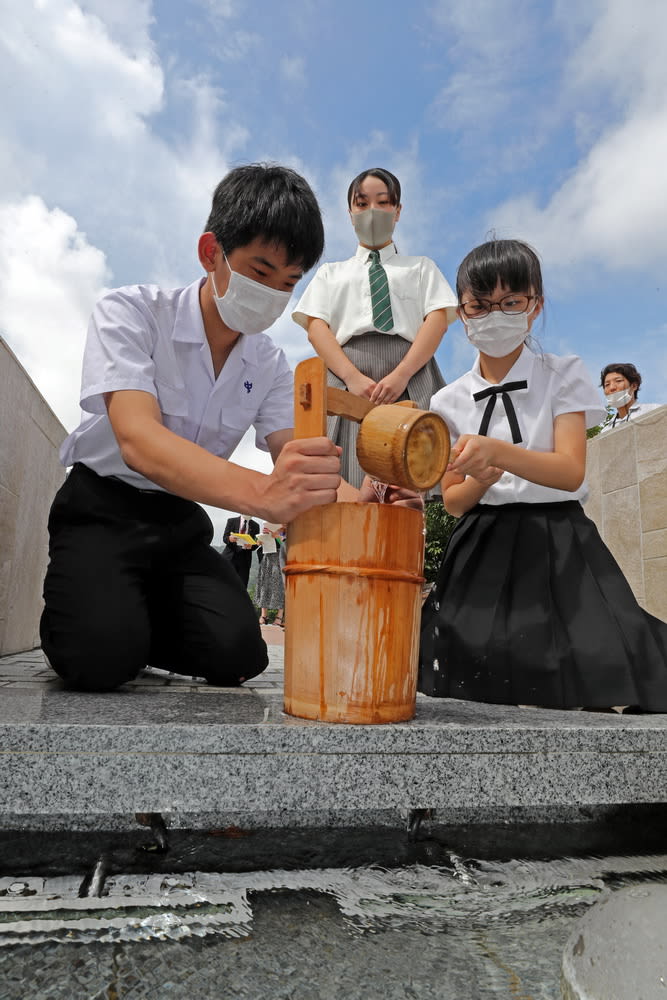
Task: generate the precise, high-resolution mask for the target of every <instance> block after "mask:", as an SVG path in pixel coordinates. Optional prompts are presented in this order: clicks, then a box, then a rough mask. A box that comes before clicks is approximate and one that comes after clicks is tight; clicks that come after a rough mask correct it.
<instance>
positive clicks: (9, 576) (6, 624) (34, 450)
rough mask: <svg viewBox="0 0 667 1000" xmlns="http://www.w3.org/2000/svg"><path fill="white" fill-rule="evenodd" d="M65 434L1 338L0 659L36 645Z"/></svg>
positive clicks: (60, 480)
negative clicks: (48, 524)
mask: <svg viewBox="0 0 667 1000" xmlns="http://www.w3.org/2000/svg"><path fill="white" fill-rule="evenodd" d="M66 433H67V432H66V431H65V428H64V427H63V426H62V424H61V423H60V422H59V420H58V419H57V418H56V416H55V414H54V413H53V411H52V410H51V409H50V408H49V406H48V405H47V403H46V402H45V400H44V399H43V398H42V396H41V395H40V394H39V392H38V391H37V389H36V388H35V386H34V385H33V383H32V382H31V381H30V378H29V377H28V375H27V373H26V372H25V370H24V369H23V368H22V366H21V365H20V364H19V362H18V361H17V359H16V358H15V357H14V355H13V354H12V352H11V351H10V350H9V348H8V347H7V345H6V344H5V342H4V340H2V338H1V337H0V655H4V654H6V653H16V652H20V651H21V650H24V649H31V648H32V647H34V646H36V645H38V644H39V633H38V627H39V616H40V614H41V610H42V581H43V579H44V571H45V570H46V563H47V549H48V536H47V531H46V522H47V518H48V512H49V507H50V506H51V501H52V499H53V496H54V494H55V492H56V490H57V488H58V486H59V485H60V484H61V482H62V481H63V479H64V478H65V472H64V469H63V467H62V466H61V464H60V462H59V460H58V448H59V447H60V444H61V442H62V441H63V440H64V438H65V436H66Z"/></svg>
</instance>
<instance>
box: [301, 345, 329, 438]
mask: <svg viewBox="0 0 667 1000" xmlns="http://www.w3.org/2000/svg"><path fill="white" fill-rule="evenodd" d="M326 398H327V369H326V365H325V364H324V361H322V359H321V358H307V359H306V360H305V361H301V362H300V363H299V364H298V365H297V366H296V371H295V372H294V437H295V438H309V437H324V436H325V435H326V433H327V409H326Z"/></svg>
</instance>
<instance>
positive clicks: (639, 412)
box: [600, 403, 661, 434]
mask: <svg viewBox="0 0 667 1000" xmlns="http://www.w3.org/2000/svg"><path fill="white" fill-rule="evenodd" d="M660 406H661V404H660V403H634V405H633V406H631V407H630V409H629V410H628V412H627V414H626V415H625V416H624V417H619V415H618V412H617V413H616V415H615V416H613V417H612V418H611V420H609V421H608V423H606V424H605V425H604V427H603V428H602V430H601V431H600V434H605V433H606V432H607V431H613V430H617V429H618V428H619V427H625V426H626V424H629V423H630V420H636V419H637V417H643V416H644V414H645V413H649V412H650V411H651V410H657V409H659V408H660Z"/></svg>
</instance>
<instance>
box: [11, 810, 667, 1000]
mask: <svg viewBox="0 0 667 1000" xmlns="http://www.w3.org/2000/svg"><path fill="white" fill-rule="evenodd" d="M585 825H586V824H583V825H582V826H585ZM549 829H550V830H551V842H550V847H558V846H566V847H570V848H572V847H579V848H583V849H584V850H583V851H581V853H580V854H579V855H573V856H563V857H556V858H549V857H544V856H542V855H541V853H540V851H541V850H543V849H541V848H540V847H539V846H538V844H539V842H541V843H545V841H546V831H545V830H544V829H539V828H532V829H531V830H526V829H521V830H512V829H511V828H505V829H504V830H503V829H496V830H495V832H494V831H493V830H490V831H486V832H485V833H484V834H481V835H479V836H472V835H471V834H470V832H469V831H467V832H466V831H451V830H449V831H447V830H444V831H438V830H435V831H433V832H431V833H429V836H428V839H426V840H425V841H423V842H421V843H419V844H417V845H412V846H410V845H407V843H406V838H405V836H404V835H400V834H399V833H397V832H395V831H381V830H375V831H341V830H338V831H321V832H317V831H315V832H313V831H301V833H298V832H295V831H285V830H273V831H257V832H256V833H255V834H253V835H252V836H247V837H246V838H245V839H244V838H242V837H236V836H234V837H233V838H232V835H231V833H230V834H229V836H218V837H204V836H202V835H194V834H192V835H174V836H173V840H174V843H173V845H172V850H171V851H170V852H169V853H168V854H166V855H164V856H162V857H161V858H158V857H149V856H148V855H146V854H145V853H142V852H140V851H138V850H137V846H138V842H139V841H138V838H137V837H134V836H132V837H130V836H126V837H123V836H121V835H116V837H115V838H114V837H111V836H110V835H107V837H106V839H105V838H104V837H101V836H97V837H96V836H90V835H85V837H83V836H82V837H81V838H77V837H76V836H74V837H70V838H69V840H68V842H67V843H62V844H61V845H60V854H59V853H58V849H57V846H54V844H53V838H51V840H50V841H49V840H48V838H47V837H44V838H43V840H42V841H41V855H42V856H41V858H40V860H39V863H37V861H35V860H32V861H31V863H30V864H29V865H27V867H26V868H25V869H24V872H25V875H24V877H22V878H21V877H19V876H18V875H16V871H17V869H16V868H15V864H16V863H17V861H18V860H19V859H20V854H21V847H20V840H21V839H23V849H22V850H23V857H24V859H25V858H26V857H30V858H31V859H35V858H36V857H37V855H36V854H35V853H34V851H33V852H31V853H30V854H28V852H27V850H26V849H27V848H28V849H29V848H30V846H31V845H30V843H29V842H26V840H25V837H23V835H16V836H15V837H14V838H13V839H12V838H8V837H7V835H5V841H4V844H3V846H4V847H5V850H4V852H3V868H2V870H3V873H4V872H6V864H7V862H8V861H11V862H12V864H13V866H14V867H13V873H12V874H11V875H10V874H4V876H3V878H2V879H1V880H0V902H2V903H3V904H4V905H6V906H7V909H6V910H5V912H3V913H0V920H1V921H2V923H1V924H0V943H4V947H0V1000H14V998H19V997H20V998H22V1000H23V998H26V997H28V998H31V997H39V998H40V1000H41V998H54V1000H56V998H58V1000H59V998H67V1000H78V998H79V997H81V998H84V997H85V998H113V1000H120V998H142V1000H143V998H152V997H156V998H157V997H164V996H169V997H177V998H180V997H183V998H185V997H187V998H188V1000H196V998H200V997H201V998H208V997H225V998H226V997H240V998H253V1000H255V998H257V1000H259V998H264V997H271V998H274V997H275V998H283V997H284V998H291V1000H314V998H315V997H321V998H323V1000H328V998H334V997H336V998H339V997H345V998H346V1000H356V998H359V1000H361V998H362V997H363V998H375V997H377V998H380V997H381V998H383V1000H384V998H387V1000H394V998H408V997H410V998H412V997H418V998H420V1000H430V998H432V997H433V998H444V1000H487V998H497V997H504V998H507V997H511V998H523V1000H528V998H530V1000H558V998H560V988H559V974H560V959H561V953H562V949H563V946H564V944H565V942H566V940H567V938H568V936H569V934H570V932H571V930H572V925H573V921H574V920H575V919H576V918H577V916H579V915H580V914H582V913H584V912H585V911H586V910H587V908H588V907H589V906H590V905H591V904H592V903H594V902H596V901H598V900H600V899H603V898H605V896H606V895H607V894H609V893H610V892H613V891H614V890H615V889H617V888H619V887H621V886H625V885H634V884H638V883H640V882H646V881H647V880H660V881H667V855H666V854H663V853H660V852H658V851H656V850H653V851H652V852H651V853H645V854H642V855H637V854H630V853H625V852H624V851H622V852H619V853H611V852H606V853H603V854H596V853H594V852H592V851H590V850H587V848H590V847H593V848H595V847H600V846H607V845H608V844H615V845H616V846H618V847H620V848H625V847H626V846H627V843H626V841H625V840H624V839H623V837H619V836H618V833H619V831H618V830H614V829H613V826H612V828H610V829H606V830H603V831H601V834H600V836H599V837H597V838H595V837H592V836H591V832H590V831H585V830H578V831H577V830H565V829H561V830H559V829H558V828H556V827H553V828H549ZM220 832H221V831H216V833H220ZM223 833H224V831H223ZM630 833H631V835H630V836H629V837H628V838H626V840H629V841H630V842H634V843H635V844H636V845H637V846H640V841H643V843H641V846H642V847H648V848H649V849H650V848H655V847H656V846H657V845H658V844H659V843H660V842H661V841H662V840H663V837H662V836H661V834H664V824H661V823H656V824H653V826H652V830H640V829H639V828H635V831H634V834H632V831H630ZM651 833H652V837H651V836H650V834H651ZM457 836H458V839H459V843H455V841H456V838H457ZM485 838H486V840H485ZM28 840H29V838H28ZM466 841H467V842H468V843H469V844H470V846H471V847H476V848H477V853H476V855H472V854H468V853H467V852H466V851H465V850H463V849H462V848H463V847H464V846H465V843H466ZM512 843H513V844H514V846H515V847H516V850H515V851H514V852H513V853H514V854H515V855H516V856H511V855H509V854H508V848H509V847H510V846H511V844H512ZM86 844H87V845H88V848H89V849H90V850H89V856H88V857H86V858H85V861H86V863H87V864H88V863H90V862H91V861H92V860H93V858H92V849H97V851H99V849H100V847H101V846H104V847H105V848H106V849H107V854H106V864H107V867H108V868H109V869H110V872H111V874H110V875H108V876H107V877H106V878H105V880H104V882H103V886H102V891H103V893H104V895H103V897H102V899H101V900H100V902H99V904H98V903H96V902H95V901H93V900H84V899H81V898H80V897H78V895H77V893H78V891H79V887H80V886H81V883H82V881H83V879H82V873H81V870H80V871H79V872H78V873H75V874H72V871H73V867H72V866H73V864H74V862H76V859H77V858H79V859H81V854H82V849H84V848H85V846H86ZM452 845H454V846H452ZM32 846H33V847H35V846H37V845H36V844H33V845H32ZM271 855H273V856H274V857H275V859H276V862H277V864H276V866H275V867H271V866H270V865H265V864H264V862H266V860H267V859H270V857H271ZM355 855H356V857H357V858H358V860H359V861H360V863H359V864H349V863H343V864H340V862H341V861H342V862H349V861H350V860H351V859H353V858H354V857H355ZM327 858H331V859H332V860H333V861H334V862H335V866H334V867H331V866H328V865H326V864H324V863H323V862H324V861H325V860H326V859H327ZM373 858H375V859H377V860H376V862H375V863H373V860H372V859H373ZM304 861H310V864H309V865H307V866H304V865H303V862H304ZM193 862H194V863H195V864H194V866H193V864H192V863H193ZM257 862H259V863H260V865H261V867H257ZM79 864H81V861H79ZM205 866H208V870H206V867H205ZM149 868H150V869H151V871H147V869H149ZM63 869H67V871H68V872H69V874H63V873H62V870H63ZM38 871H39V873H38ZM10 890H11V891H10ZM58 897H59V898H58ZM37 899H39V900H42V901H43V903H44V909H43V912H41V913H36V912H35V910H34V908H35V906H36V900H37ZM75 901H76V902H75ZM157 903H160V904H161V905H155V904H157ZM89 904H92V906H93V907H96V908H93V909H91V910H88V911H86V910H85V909H81V908H80V909H76V907H85V906H88V905H89ZM50 907H56V909H50ZM31 908H33V909H31Z"/></svg>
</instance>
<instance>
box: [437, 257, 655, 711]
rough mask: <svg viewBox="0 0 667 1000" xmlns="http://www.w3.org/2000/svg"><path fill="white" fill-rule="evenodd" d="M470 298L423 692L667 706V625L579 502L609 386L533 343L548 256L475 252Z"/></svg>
mask: <svg viewBox="0 0 667 1000" xmlns="http://www.w3.org/2000/svg"><path fill="white" fill-rule="evenodd" d="M457 294H458V300H459V315H460V317H461V319H462V320H463V323H464V325H465V328H466V333H467V335H468V338H469V340H470V341H471V342H472V343H473V344H474V345H475V347H476V348H477V350H478V351H479V356H478V358H477V360H476V361H475V364H474V366H473V368H472V370H471V371H470V372H468V373H467V374H466V375H463V376H462V377H461V378H460V379H458V380H457V381H456V382H453V383H452V384H451V385H448V386H446V387H445V388H443V389H441V390H440V391H439V392H438V393H436V395H435V396H434V398H433V400H432V401H431V408H432V409H433V410H435V411H436V412H437V413H439V414H440V415H441V416H442V417H443V418H444V419H445V420H446V422H447V424H448V425H449V428H450V431H451V434H452V440H453V441H454V442H455V447H454V448H453V450H452V455H451V461H450V465H449V468H448V471H447V473H446V474H445V476H444V478H443V481H442V491H443V499H444V503H445V507H446V508H447V510H448V511H449V512H450V513H451V514H454V515H455V516H457V517H459V518H460V520H459V522H458V524H457V526H456V528H455V530H454V532H453V534H452V536H451V539H450V542H449V545H448V548H447V551H446V553H445V556H444V559H443V563H442V566H441V568H440V572H439V576H438V580H437V582H436V585H435V587H434V589H433V592H432V594H431V596H430V597H429V599H428V601H427V602H426V605H425V607H424V616H423V631H422V647H421V656H420V659H421V663H420V681H419V688H420V690H421V691H422V692H424V693H425V694H430V695H435V696H439V697H454V698H466V699H471V700H474V701H486V702H495V703H498V704H529V705H541V706H546V707H551V708H571V707H590V708H607V707H610V706H640V707H641V708H642V709H644V710H649V711H655V712H664V711H667V625H666V624H665V623H664V622H661V621H659V620H658V619H657V618H654V617H653V616H652V615H649V614H647V613H646V612H645V611H643V610H642V609H641V608H640V607H639V605H638V604H637V601H636V600H635V598H634V595H633V593H632V591H631V589H630V587H629V585H628V583H627V581H626V580H625V577H624V576H623V574H622V572H621V570H620V568H619V567H618V565H617V563H616V562H615V560H614V558H613V556H612V555H611V553H610V552H609V551H608V549H607V548H606V546H605V545H604V543H603V542H602V540H601V538H600V536H599V534H598V532H597V529H596V527H595V525H594V524H593V522H592V521H590V520H589V519H588V518H587V517H586V515H585V514H584V512H583V510H582V507H581V502H582V501H583V500H584V499H585V497H586V485H585V482H584V473H585V464H586V427H587V426H591V425H592V424H595V423H598V422H599V419H600V414H601V408H600V405H599V403H598V399H597V392H596V390H595V388H594V387H593V384H592V382H591V380H590V379H589V377H588V374H587V372H586V370H585V368H584V365H583V363H582V362H581V360H580V359H579V358H578V357H575V356H569V357H562V358H561V357H556V356H554V355H552V354H545V355H542V354H534V353H533V352H532V351H530V350H529V349H528V347H527V346H526V338H527V337H528V335H529V333H530V330H531V327H532V325H533V323H534V321H535V319H536V318H537V316H538V315H539V314H540V312H541V311H542V308H543V303H544V293H543V289H542V275H541V270H540V264H539V261H538V259H537V256H536V254H535V252H534V251H533V250H532V249H531V248H530V247H529V246H527V244H525V243H522V242H520V241H518V240H494V241H492V242H489V243H485V244H484V245H483V246H480V247H477V249H475V250H473V251H472V252H471V253H470V254H468V256H467V257H466V258H465V260H464V261H463V263H462V264H461V267H460V268H459V272H458V276H457Z"/></svg>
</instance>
